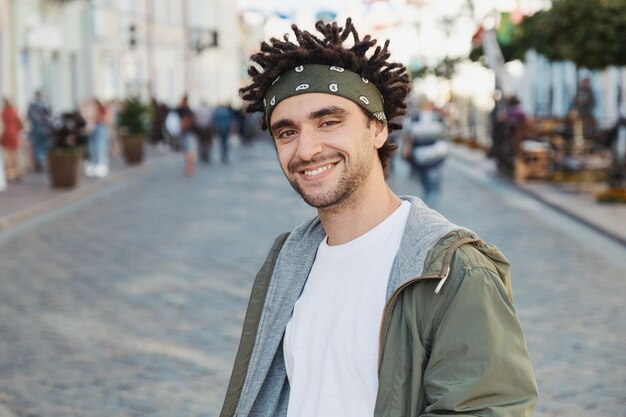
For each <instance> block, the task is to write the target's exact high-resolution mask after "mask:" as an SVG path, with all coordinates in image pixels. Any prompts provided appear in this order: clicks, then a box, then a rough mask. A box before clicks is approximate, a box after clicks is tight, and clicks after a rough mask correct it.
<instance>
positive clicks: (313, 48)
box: [239, 18, 410, 177]
mask: <svg viewBox="0 0 626 417" xmlns="http://www.w3.org/2000/svg"><path fill="white" fill-rule="evenodd" d="M315 28H316V29H317V31H318V32H319V33H321V34H322V36H323V38H319V37H317V36H315V35H313V34H312V33H310V32H308V31H301V30H300V29H299V28H298V27H297V26H296V25H292V26H291V29H292V30H293V33H294V34H295V35H296V41H297V44H295V43H292V42H290V41H289V35H288V34H285V36H284V37H283V39H284V40H282V41H281V40H279V39H276V38H272V39H270V42H269V43H267V42H263V43H261V50H260V52H257V53H255V54H254V55H252V56H251V57H250V59H251V60H252V61H253V62H254V63H256V64H258V67H260V70H259V68H258V67H257V66H255V65H252V66H250V67H249V68H248V74H249V75H250V76H251V77H252V83H251V84H250V85H248V86H247V87H244V88H241V89H240V90H239V94H240V95H241V98H242V99H243V100H245V101H247V102H248V105H247V107H246V110H247V111H248V112H257V111H259V112H264V111H265V107H264V106H263V98H264V96H265V93H266V91H267V89H268V88H269V87H270V85H271V83H272V81H273V80H275V79H276V77H278V76H279V75H281V74H283V73H284V72H285V71H287V70H289V69H292V68H294V67H297V66H298V65H304V64H327V65H337V66H340V67H343V68H345V69H347V70H349V71H352V72H355V73H357V74H359V75H361V76H362V77H365V78H367V79H368V80H370V82H371V83H373V84H374V85H375V86H376V87H378V89H379V90H380V92H381V94H382V95H383V98H384V110H385V115H386V116H387V120H388V124H387V128H388V130H389V132H392V131H394V130H399V129H401V128H402V124H401V123H400V121H399V118H400V117H402V116H404V115H405V114H406V107H407V105H406V97H407V95H408V94H409V90H410V87H409V76H408V74H407V72H406V68H405V67H404V65H402V64H399V63H390V62H388V61H387V60H388V59H389V56H390V53H389V51H388V46H389V41H388V40H387V41H386V42H385V44H384V46H382V47H381V46H377V47H376V49H374V51H373V53H371V55H370V56H369V57H368V56H366V54H368V52H370V50H371V48H373V47H374V45H376V42H377V41H376V39H372V38H371V36H370V35H366V36H365V37H364V38H363V39H360V38H359V34H358V33H357V31H356V28H355V27H354V25H353V24H352V19H350V18H348V19H347V20H346V24H345V28H342V27H340V26H339V25H338V24H337V23H336V22H333V23H324V22H323V21H321V20H320V21H319V22H317V23H316V24H315ZM350 35H352V38H353V41H354V44H353V45H352V46H351V47H346V46H344V45H343V43H344V41H345V40H346V39H348V37H349V36H350ZM364 113H366V114H367V116H368V117H369V118H370V120H371V119H374V117H373V116H372V115H370V114H369V113H367V112H365V110H364ZM261 125H262V126H261V127H262V128H263V130H265V129H267V122H266V120H265V118H264V117H262V118H261ZM397 148H398V146H397V145H396V144H395V143H394V142H393V141H391V140H387V141H386V142H385V144H384V145H383V146H382V147H381V148H380V149H378V156H379V158H380V161H381V163H382V166H383V171H384V172H385V177H388V176H389V172H390V162H391V157H392V156H393V153H394V151H395V150H396V149H397Z"/></svg>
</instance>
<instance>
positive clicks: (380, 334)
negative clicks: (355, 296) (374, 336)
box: [378, 274, 447, 376]
mask: <svg viewBox="0 0 626 417" xmlns="http://www.w3.org/2000/svg"><path fill="white" fill-rule="evenodd" d="M446 276H447V275H443V274H429V275H422V276H419V277H416V278H413V279H410V280H409V281H407V282H405V283H404V284H402V285H401V286H399V287H398V288H396V290H395V291H394V292H393V294H391V297H389V300H388V301H387V302H386V303H385V308H384V309H383V317H382V319H381V321H380V327H379V330H378V376H380V368H381V366H382V362H383V330H384V328H385V320H386V319H387V314H388V313H389V311H391V307H392V306H393V304H395V302H396V299H397V298H398V295H399V294H400V292H402V290H404V289H405V288H407V287H409V286H411V285H412V284H414V283H416V282H417V281H421V280H423V279H439V278H441V280H442V281H444V279H445V278H446ZM440 285H441V284H440ZM437 288H439V286H438V287H437Z"/></svg>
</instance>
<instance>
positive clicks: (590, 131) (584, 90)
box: [572, 77, 596, 139]
mask: <svg viewBox="0 0 626 417" xmlns="http://www.w3.org/2000/svg"><path fill="white" fill-rule="evenodd" d="M595 107H596V96H595V94H594V93H593V89H592V88H591V81H590V80H589V78H588V77H585V78H583V79H582V81H581V82H580V84H579V85H578V89H577V90H576V95H575V96H574V100H573V102H572V108H573V109H574V110H576V115H577V117H578V119H579V120H580V122H581V123H582V133H583V137H584V138H585V139H594V138H595V133H596V118H595V115H594V113H593V112H594V110H595Z"/></svg>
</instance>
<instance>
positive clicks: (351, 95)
mask: <svg viewBox="0 0 626 417" xmlns="http://www.w3.org/2000/svg"><path fill="white" fill-rule="evenodd" d="M307 93H326V94H334V95H337V96H341V97H344V98H347V99H348V100H350V101H353V102H354V103H356V104H358V105H359V106H361V107H362V108H363V109H365V110H366V111H367V112H368V113H371V114H372V116H374V117H375V118H377V119H378V120H380V121H381V122H383V123H385V124H386V123H387V117H386V116H385V111H384V107H383V96H382V94H380V91H379V90H378V88H377V87H376V86H375V85H374V84H372V83H370V82H369V80H367V79H366V78H363V77H361V76H360V75H358V74H356V73H354V72H352V71H347V70H345V69H343V68H341V67H335V66H331V65H319V64H306V65H300V66H299V67H296V68H294V69H293V70H290V71H287V72H285V73H283V74H281V75H280V76H279V77H278V78H276V79H275V80H274V82H272V85H271V86H270V87H269V88H268V89H267V92H266V93H265V98H264V99H263V105H264V106H265V118H266V121H267V125H268V126H269V125H270V118H271V116H272V112H273V111H274V109H275V108H276V106H277V105H278V103H280V102H281V101H283V100H284V99H286V98H289V97H292V96H295V95H298V94H307Z"/></svg>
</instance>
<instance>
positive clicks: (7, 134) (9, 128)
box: [0, 98, 24, 182]
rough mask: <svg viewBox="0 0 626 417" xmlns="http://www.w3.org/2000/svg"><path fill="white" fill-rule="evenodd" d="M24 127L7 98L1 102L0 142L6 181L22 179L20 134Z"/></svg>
mask: <svg viewBox="0 0 626 417" xmlns="http://www.w3.org/2000/svg"><path fill="white" fill-rule="evenodd" d="M23 128H24V126H23V124H22V120H21V119H20V118H19V116H18V114H17V111H16V110H15V107H13V105H12V104H11V102H10V101H9V99H8V98H5V99H3V102H2V133H1V134H0V144H1V145H2V151H3V155H4V158H3V159H4V172H5V176H6V179H7V181H9V182H13V181H21V180H22V166H21V163H20V154H19V151H20V142H21V139H20V135H21V131H22V129H23Z"/></svg>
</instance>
